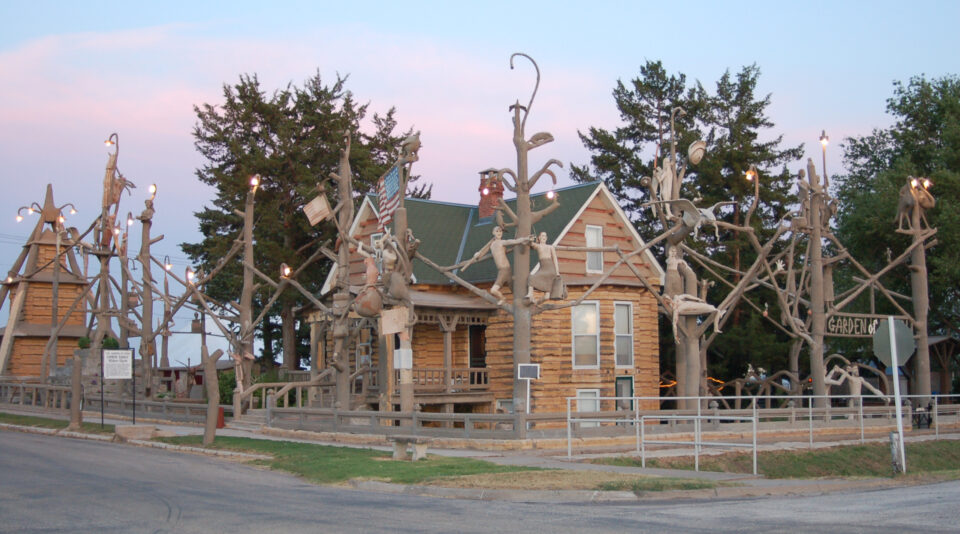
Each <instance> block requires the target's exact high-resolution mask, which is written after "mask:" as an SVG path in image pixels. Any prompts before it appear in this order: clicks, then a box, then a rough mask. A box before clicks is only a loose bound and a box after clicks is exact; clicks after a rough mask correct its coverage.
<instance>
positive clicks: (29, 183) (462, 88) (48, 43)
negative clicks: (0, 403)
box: [0, 0, 960, 317]
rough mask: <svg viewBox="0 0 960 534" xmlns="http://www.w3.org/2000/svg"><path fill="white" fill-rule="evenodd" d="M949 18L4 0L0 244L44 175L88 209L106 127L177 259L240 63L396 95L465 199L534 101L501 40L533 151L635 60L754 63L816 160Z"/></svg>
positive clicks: (927, 55) (778, 110)
mask: <svg viewBox="0 0 960 534" xmlns="http://www.w3.org/2000/svg"><path fill="white" fill-rule="evenodd" d="M958 20H960V3H958V2H948V1H941V2H931V1H915V2H910V3H907V2H888V1H871V2H865V1H864V2H841V1H832V2H826V1H808V2H802V3H801V2H770V1H766V2H745V1H744V2H707V1H703V2H690V1H687V2H684V1H678V2H657V3H654V2H640V1H635V2H611V1H593V2H582V1H581V2H563V1H556V0H555V1H551V2H539V1H527V2H499V1H489V2H483V3H479V2H474V3H466V2H415V1H412V2H364V1H359V2H358V1H353V2H306V1H304V2H284V1H278V2H273V3H269V4H268V3H266V2H247V1H231V2H195V1H194V2H180V1H166V2H136V3H133V2H131V3H120V2H99V1H86V2H66V1H64V2H51V1H37V2H3V3H2V4H0V162H2V163H3V165H2V166H0V183H2V185H3V186H4V194H3V195H0V264H6V265H9V264H11V263H12V262H13V260H14V259H15V257H16V255H17V254H18V252H19V249H20V246H21V244H22V242H23V238H24V237H25V236H26V235H27V233H28V232H29V230H30V227H29V226H28V224H29V223H26V222H25V223H21V224H20V225H18V224H16V223H15V222H14V215H15V212H16V209H17V208H18V207H19V206H23V205H27V204H29V203H30V202H32V201H37V202H40V201H42V196H43V192H44V186H45V185H46V184H47V183H52V184H53V185H54V191H55V194H56V200H57V201H58V203H63V202H68V201H69V202H73V203H74V204H75V205H77V207H78V208H79V209H80V213H79V214H78V215H76V216H75V218H74V219H72V220H71V223H72V224H75V225H76V226H82V227H86V226H87V225H89V223H90V221H91V220H92V217H93V216H94V214H95V213H96V212H97V211H98V208H97V203H98V199H99V196H100V184H101V180H102V176H103V168H104V165H105V163H106V154H105V152H104V149H103V144H102V141H103V140H104V139H105V138H106V137H107V136H108V135H109V134H110V133H111V132H118V133H119V135H120V140H121V142H120V146H121V152H120V160H119V167H120V170H121V172H123V173H124V175H125V176H126V177H127V178H128V179H130V180H131V181H133V182H134V183H135V184H137V185H138V186H139V187H138V189H136V190H134V193H133V195H132V196H131V197H124V200H123V204H122V206H121V211H123V212H126V211H132V212H134V213H138V212H139V211H140V210H142V208H143V199H144V198H145V195H146V193H145V189H146V186H147V185H149V184H150V183H156V184H157V185H158V187H159V190H160V191H159V194H158V197H157V210H158V215H157V217H156V218H155V221H154V233H155V234H161V233H162V234H164V235H165V236H166V238H165V239H164V240H163V241H162V242H161V243H159V244H158V245H157V246H156V247H155V250H156V251H157V253H158V254H159V255H161V256H162V255H164V254H169V255H170V256H171V257H174V258H175V260H176V262H177V263H178V264H179V266H180V267H181V268H182V267H183V266H185V261H186V260H185V258H184V257H183V255H182V254H181V253H180V252H179V248H178V247H177V246H176V245H177V244H178V243H181V242H183V241H193V240H196V239H197V232H196V228H195V224H194V223H193V218H192V213H193V212H194V211H197V210H199V209H201V208H202V206H203V205H204V204H208V203H209V200H210V199H211V193H210V191H209V190H208V189H207V188H206V187H205V186H202V185H201V184H199V183H198V182H197V181H196V179H195V177H194V174H193V172H194V169H196V168H197V167H198V166H199V165H200V164H201V163H202V162H201V159H200V158H199V156H198V155H197V154H196V152H195V151H194V149H193V140H192V137H191V129H192V127H193V124H194V122H195V115H194V113H193V106H194V105H199V104H202V103H214V104H215V103H218V102H219V101H220V95H221V88H222V85H223V84H224V83H233V82H235V81H236V80H237V78H238V76H239V75H240V74H243V73H257V74H258V75H259V77H260V80H261V82H262V83H263V86H264V87H265V88H268V89H273V88H279V87H282V86H284V85H286V84H287V83H291V82H292V83H295V84H299V83H301V82H302V81H303V80H304V79H306V78H308V77H309V76H311V75H312V74H313V73H315V72H318V71H319V72H320V74H321V76H322V77H324V78H325V79H331V80H332V79H333V78H334V77H335V76H336V74H337V73H339V74H349V75H350V79H349V82H348V88H349V89H350V90H351V91H352V92H353V93H354V94H355V95H356V96H357V97H358V98H359V99H360V100H362V101H369V102H370V105H371V109H372V110H375V111H385V110H387V109H388V108H390V107H391V106H395V107H396V108H397V110H398V114H397V117H398V119H399V122H400V127H401V129H406V128H409V127H413V128H415V129H418V130H421V138H422V140H423V144H424V147H423V149H422V150H421V161H420V162H419V163H417V166H416V167H415V172H417V173H419V174H421V175H423V177H424V180H426V181H428V182H431V183H433V184H434V198H435V199H438V200H449V201H455V202H464V203H472V202H473V201H474V200H475V197H476V179H477V174H476V173H477V171H479V170H481V169H484V168H487V167H491V166H493V167H508V166H509V167H513V166H515V156H514V154H513V147H512V144H511V140H510V136H511V131H510V115H509V114H508V112H507V106H508V105H510V104H512V103H513V102H514V101H515V100H520V101H522V102H526V100H527V99H528V98H529V91H530V88H531V86H532V83H533V79H534V74H533V71H532V69H531V68H530V67H529V65H527V64H525V63H521V64H518V68H517V69H516V70H513V71H511V70H510V69H509V63H508V60H509V57H510V54H511V53H513V52H518V51H522V52H525V53H527V54H529V55H531V56H532V57H533V58H534V59H536V60H537V62H538V64H539V66H540V69H541V73H542V81H541V86H540V92H539V94H538V97H537V101H536V103H535V106H534V110H533V112H532V113H531V116H530V122H529V123H528V130H529V131H549V132H551V133H552V134H553V135H554V137H555V138H556V142H555V143H553V144H551V145H549V146H548V147H544V148H541V149H540V150H538V151H537V153H536V154H535V156H536V157H538V158H543V160H546V159H549V158H557V159H559V160H561V161H563V162H564V165H565V167H567V168H568V167H569V164H570V163H571V162H573V163H577V164H582V163H585V162H586V161H587V160H588V158H589V154H588V153H587V152H586V151H585V150H584V149H583V147H582V146H581V144H580V142H579V140H578V138H577V131H578V130H586V129H587V128H589V127H590V126H599V127H604V128H613V127H616V125H617V123H618V116H617V113H616V110H615V109H614V106H613V101H612V97H611V90H612V88H613V86H614V84H615V82H616V80H617V79H623V80H629V79H631V78H633V77H635V76H636V75H637V74H638V72H639V66H640V65H642V64H643V63H644V62H645V61H646V60H648V59H650V60H662V61H663V62H664V66H665V67H666V68H667V70H668V71H669V72H682V73H685V74H686V75H687V77H688V79H691V80H693V79H697V80H700V81H701V82H702V83H704V84H705V85H706V86H707V87H708V88H712V86H713V84H714V83H715V81H716V80H717V79H718V78H719V77H720V75H722V74H723V72H724V71H725V70H726V69H730V70H732V71H736V70H738V69H739V68H740V67H741V66H743V65H749V64H753V63H756V64H757V65H758V66H759V67H760V69H761V72H762V75H761V78H760V84H759V90H760V92H761V93H763V94H765V93H770V94H771V95H772V105H771V106H770V108H769V109H768V113H769V116H770V118H771V119H772V120H773V122H774V123H775V124H776V126H775V128H773V129H772V130H771V131H770V132H769V134H768V135H769V136H773V135H779V134H782V135H783V136H784V142H785V144H787V145H796V144H799V143H805V146H806V148H807V151H808V156H815V157H817V158H818V159H817V161H819V155H820V152H819V150H820V147H819V145H818V144H817V143H816V140H817V137H818V136H819V134H820V131H821V130H823V129H825V130H826V131H827V133H828V134H829V135H830V137H831V139H832V140H833V141H834V143H832V144H831V146H830V149H829V152H828V161H827V166H828V169H827V170H828V172H829V173H830V174H834V173H836V172H838V171H839V170H840V149H839V147H838V146H837V145H838V143H837V141H839V140H841V139H842V138H844V137H847V136H852V135H862V134H866V133H869V132H870V130H871V129H873V128H876V127H884V126H887V125H888V124H889V122H890V119H889V117H888V116H887V115H886V114H885V112H884V111H885V101H886V99H887V98H888V97H889V96H890V93H891V87H892V86H891V83H892V81H894V80H907V79H908V78H909V77H910V76H914V75H919V74H925V75H927V76H929V77H937V76H942V75H944V74H948V73H957V72H958V71H960V65H958V60H957V59H956V57H957V56H956V51H957V50H958V48H960V46H958V45H960V38H958V37H957V36H956V35H957V32H956V30H955V25H956V22H957V21H958ZM540 164H542V161H539V160H532V161H531V166H532V167H536V168H538V167H539V165H540ZM801 165H802V162H797V163H796V164H795V165H794V166H793V168H794V170H796V169H799V168H800V167H801ZM565 174H566V168H565V169H564V171H563V172H562V173H561V184H567V183H569V182H568V181H567V180H566V179H565ZM2 214H9V217H8V216H5V215H2ZM131 233H137V234H139V231H137V232H131ZM132 245H133V246H139V244H138V243H136V241H134V242H133V243H132ZM5 315H6V313H5V310H3V311H0V317H3V316H5Z"/></svg>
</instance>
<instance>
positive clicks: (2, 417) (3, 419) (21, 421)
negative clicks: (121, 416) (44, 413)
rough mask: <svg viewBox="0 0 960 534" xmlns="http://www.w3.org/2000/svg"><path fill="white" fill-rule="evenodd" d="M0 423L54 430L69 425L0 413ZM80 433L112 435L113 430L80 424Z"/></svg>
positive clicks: (67, 423)
mask: <svg viewBox="0 0 960 534" xmlns="http://www.w3.org/2000/svg"><path fill="white" fill-rule="evenodd" d="M0 423H6V424H8V425H21V426H38V427H42V428H55V429H58V430H59V429H64V428H67V426H68V425H69V424H70V421H63V420H60V419H48V418H46V417H36V416H33V415H18V414H10V413H2V412H0ZM82 425H83V426H82V431H83V432H90V433H93V434H113V433H114V428H113V425H103V428H102V429H101V428H100V423H82Z"/></svg>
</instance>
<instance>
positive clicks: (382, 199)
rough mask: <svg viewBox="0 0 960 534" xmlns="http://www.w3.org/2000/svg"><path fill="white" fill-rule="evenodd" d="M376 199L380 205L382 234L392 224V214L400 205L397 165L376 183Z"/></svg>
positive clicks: (398, 170)
mask: <svg viewBox="0 0 960 534" xmlns="http://www.w3.org/2000/svg"><path fill="white" fill-rule="evenodd" d="M377 197H378V200H379V204H380V224H379V229H380V231H381V232H382V231H383V230H384V228H386V227H387V226H389V225H390V223H391V222H393V212H395V211H397V206H399V205H400V166H399V165H394V166H393V167H391V168H390V170H389V171H387V173H386V174H384V175H383V176H381V177H380V181H379V182H377Z"/></svg>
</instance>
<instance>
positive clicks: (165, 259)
mask: <svg viewBox="0 0 960 534" xmlns="http://www.w3.org/2000/svg"><path fill="white" fill-rule="evenodd" d="M170 269H173V264H172V263H170V256H164V257H163V270H164V271H168V272H169V271H170Z"/></svg>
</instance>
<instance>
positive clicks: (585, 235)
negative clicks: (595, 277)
mask: <svg viewBox="0 0 960 534" xmlns="http://www.w3.org/2000/svg"><path fill="white" fill-rule="evenodd" d="M591 231H596V232H597V235H598V236H599V238H600V239H599V243H593V244H591V243H590V238H589V237H588V236H589V235H590V233H591ZM583 238H584V241H585V242H586V245H587V246H588V247H603V227H602V226H597V225H593V224H588V225H587V228H586V229H585V230H584V231H583ZM598 257H599V258H600V269H591V268H590V258H598ZM586 268H587V272H588V273H602V272H603V252H587V259H586Z"/></svg>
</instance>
